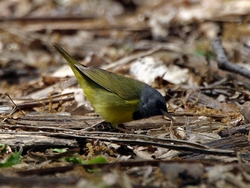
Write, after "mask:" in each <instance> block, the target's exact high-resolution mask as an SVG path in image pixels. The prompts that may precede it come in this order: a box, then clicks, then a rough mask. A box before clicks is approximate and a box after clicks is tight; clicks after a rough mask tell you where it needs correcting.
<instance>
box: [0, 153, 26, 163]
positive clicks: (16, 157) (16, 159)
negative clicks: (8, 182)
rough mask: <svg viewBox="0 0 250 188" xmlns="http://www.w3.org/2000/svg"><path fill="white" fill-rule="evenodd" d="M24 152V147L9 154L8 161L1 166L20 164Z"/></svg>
mask: <svg viewBox="0 0 250 188" xmlns="http://www.w3.org/2000/svg"><path fill="white" fill-rule="evenodd" d="M22 152H23V150H22V149H20V150H19V151H15V153H13V154H12V155H10V156H9V158H8V159H7V161H6V162H4V163H0V167H10V166H13V165H16V164H19V163H20V159H21V154H22Z"/></svg>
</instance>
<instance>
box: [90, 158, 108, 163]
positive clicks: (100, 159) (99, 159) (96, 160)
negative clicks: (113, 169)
mask: <svg viewBox="0 0 250 188" xmlns="http://www.w3.org/2000/svg"><path fill="white" fill-rule="evenodd" d="M107 162H108V161H107V159H106V158H105V157H103V156H99V157H96V158H92V159H90V160H89V161H88V162H87V164H100V163H107Z"/></svg>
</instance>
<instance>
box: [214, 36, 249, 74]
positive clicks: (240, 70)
mask: <svg viewBox="0 0 250 188" xmlns="http://www.w3.org/2000/svg"><path fill="white" fill-rule="evenodd" d="M213 49H214V52H215V54H216V59H217V62H218V67H219V68H220V69H222V70H225V71H229V72H233V73H237V74H239V75H242V76H244V77H246V78H250V71H249V70H247V69H245V68H244V67H241V66H238V65H236V64H234V63H232V62H230V61H229V60H228V58H227V56H226V53H225V50H224V49H223V47H222V45H221V39H220V37H217V38H216V39H215V40H214V42H213Z"/></svg>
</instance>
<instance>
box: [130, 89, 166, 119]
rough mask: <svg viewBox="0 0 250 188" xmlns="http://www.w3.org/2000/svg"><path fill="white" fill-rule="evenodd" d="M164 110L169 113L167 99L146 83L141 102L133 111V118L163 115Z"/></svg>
mask: <svg viewBox="0 0 250 188" xmlns="http://www.w3.org/2000/svg"><path fill="white" fill-rule="evenodd" d="M162 111H164V112H166V113H168V111H167V107H166V101H165V99H164V98H163V96H162V95H161V94H160V93H159V92H158V91H157V90H155V89H153V88H152V87H150V86H149V85H147V84H145V86H144V88H143V89H142V92H141V96H140V104H139V106H138V108H137V109H136V111H135V112H134V113H133V119H134V120H137V119H142V118H148V117H151V116H156V115H162V114H163V112H162Z"/></svg>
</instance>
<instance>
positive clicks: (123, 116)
mask: <svg viewBox="0 0 250 188" xmlns="http://www.w3.org/2000/svg"><path fill="white" fill-rule="evenodd" d="M54 47H55V48H56V50H57V51H58V52H59V53H60V54H61V55H62V56H63V57H64V58H65V59H66V60H67V62H68V64H69V65H70V67H71V69H72V71H73V72H74V74H75V76H76V78H77V80H78V83H79V84H80V86H81V87H82V89H83V91H84V93H85V95H86V98H87V100H88V101H89V102H90V103H91V105H92V106H93V108H94V110H95V111H96V112H97V113H98V114H100V115H101V116H102V118H103V119H104V120H106V121H107V122H110V123H111V124H112V126H114V127H116V126H117V125H118V124H121V123H124V122H128V121H132V120H138V119H142V118H148V117H151V116H155V115H162V114H164V115H167V116H168V117H169V118H170V119H172V116H171V115H170V114H169V113H168V111H167V107H166V101H165V99H164V98H163V96H162V95H161V94H160V93H159V92H158V91H157V90H155V89H153V88H152V87H150V86H149V85H147V84H145V83H143V82H140V81H138V80H134V79H132V78H127V77H124V76H122V75H118V74H114V73H111V72H108V71H105V70H102V69H98V68H93V67H87V66H84V65H82V64H80V63H78V62H77V61H76V60H75V59H74V58H73V57H71V56H70V55H69V54H68V53H67V52H66V51H64V50H63V49H62V48H61V47H60V46H59V45H57V44H54Z"/></svg>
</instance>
